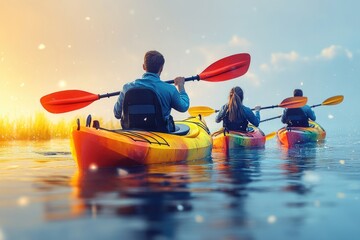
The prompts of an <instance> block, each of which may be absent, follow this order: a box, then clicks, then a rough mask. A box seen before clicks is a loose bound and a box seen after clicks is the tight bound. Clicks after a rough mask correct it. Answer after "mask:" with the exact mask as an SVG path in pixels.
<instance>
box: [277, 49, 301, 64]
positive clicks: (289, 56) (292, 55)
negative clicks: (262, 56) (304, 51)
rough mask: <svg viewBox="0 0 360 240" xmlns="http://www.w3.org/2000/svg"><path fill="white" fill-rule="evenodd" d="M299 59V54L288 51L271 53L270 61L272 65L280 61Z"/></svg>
mask: <svg viewBox="0 0 360 240" xmlns="http://www.w3.org/2000/svg"><path fill="white" fill-rule="evenodd" d="M298 59H299V54H298V53H297V52H295V51H291V52H289V53H272V54H271V63H272V64H273V65H278V64H279V63H280V62H284V61H285V62H295V61H297V60H298Z"/></svg>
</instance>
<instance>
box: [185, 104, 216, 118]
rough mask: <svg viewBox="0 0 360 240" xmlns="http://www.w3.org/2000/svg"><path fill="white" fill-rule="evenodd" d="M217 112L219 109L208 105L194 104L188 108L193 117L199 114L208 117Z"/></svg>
mask: <svg viewBox="0 0 360 240" xmlns="http://www.w3.org/2000/svg"><path fill="white" fill-rule="evenodd" d="M215 112H217V110H214V109H212V108H210V107H207V106H194V107H190V108H189V110H188V113H189V114H190V116H192V117H196V116H198V115H199V114H200V115H201V116H203V117H207V116H210V115H211V114H213V113H215Z"/></svg>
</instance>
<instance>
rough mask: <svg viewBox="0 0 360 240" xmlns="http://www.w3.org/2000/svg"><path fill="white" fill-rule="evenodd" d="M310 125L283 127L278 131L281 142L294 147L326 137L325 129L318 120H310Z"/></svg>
mask: <svg viewBox="0 0 360 240" xmlns="http://www.w3.org/2000/svg"><path fill="white" fill-rule="evenodd" d="M309 125H310V127H283V128H281V129H279V130H278V131H277V137H278V141H279V143H280V144H281V145H282V146H284V147H292V146H295V145H299V144H305V143H316V142H319V141H322V140H324V139H325V137H326V132H325V130H324V129H323V128H322V127H321V126H320V125H319V124H318V123H316V122H313V121H309Z"/></svg>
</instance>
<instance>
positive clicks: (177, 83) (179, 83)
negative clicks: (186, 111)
mask: <svg viewBox="0 0 360 240" xmlns="http://www.w3.org/2000/svg"><path fill="white" fill-rule="evenodd" d="M174 84H175V86H176V87H177V89H178V91H179V92H180V91H185V87H184V85H185V78H184V77H177V78H175V79H174Z"/></svg>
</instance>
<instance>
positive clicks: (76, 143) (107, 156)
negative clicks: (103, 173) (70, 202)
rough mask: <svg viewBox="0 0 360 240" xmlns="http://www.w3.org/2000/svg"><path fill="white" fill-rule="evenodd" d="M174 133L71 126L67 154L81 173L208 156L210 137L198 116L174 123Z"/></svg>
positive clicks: (210, 145)
mask: <svg viewBox="0 0 360 240" xmlns="http://www.w3.org/2000/svg"><path fill="white" fill-rule="evenodd" d="M175 125H176V128H177V131H176V132H175V133H162V132H150V131H142V130H121V129H119V130H109V129H103V128H100V127H98V128H93V127H85V126H80V124H78V125H77V126H74V127H73V129H72V131H71V152H72V154H73V157H74V158H75V161H76V163H77V166H78V168H79V169H81V170H87V169H97V168H109V167H126V166H133V165H144V164H154V163H168V162H177V161H189V160H196V159H203V158H206V157H209V156H210V154H211V149H212V138H211V135H210V134H209V129H208V127H207V126H206V123H205V122H204V121H203V120H202V119H200V118H199V117H190V118H187V119H185V120H182V121H175Z"/></svg>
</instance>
